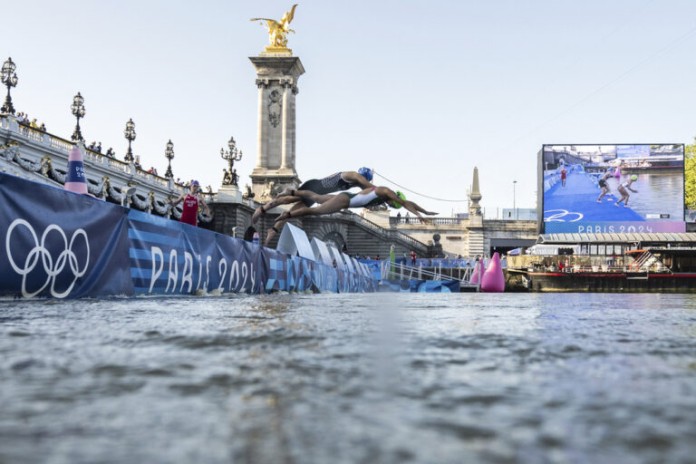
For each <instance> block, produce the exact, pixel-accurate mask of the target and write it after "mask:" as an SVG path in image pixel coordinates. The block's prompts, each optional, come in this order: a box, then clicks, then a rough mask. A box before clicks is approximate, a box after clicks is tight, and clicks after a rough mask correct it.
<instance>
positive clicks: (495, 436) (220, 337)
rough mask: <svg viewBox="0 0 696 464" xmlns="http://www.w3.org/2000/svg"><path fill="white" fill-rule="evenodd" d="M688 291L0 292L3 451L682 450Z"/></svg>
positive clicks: (686, 426) (175, 459)
mask: <svg viewBox="0 0 696 464" xmlns="http://www.w3.org/2000/svg"><path fill="white" fill-rule="evenodd" d="M695 355H696V298H695V297H694V296H688V295H599V294H597V295H595V294H592V295H581V294H574V295H549V294H505V295H492V294H454V295H452V294H450V295H446V294H377V295H273V296H261V297H259V296H254V297H248V296H233V297H217V298H178V299H164V300H163V299H128V300H100V301H77V302H74V301H71V302H56V301H43V302H16V301H4V302H0V463H3V464H4V463H71V464H72V463H231V462H232V463H408V462H413V463H477V462H482V463H499V462H500V463H506V462H511V463H513V462H525V463H527V462H529V463H693V462H696V356H695Z"/></svg>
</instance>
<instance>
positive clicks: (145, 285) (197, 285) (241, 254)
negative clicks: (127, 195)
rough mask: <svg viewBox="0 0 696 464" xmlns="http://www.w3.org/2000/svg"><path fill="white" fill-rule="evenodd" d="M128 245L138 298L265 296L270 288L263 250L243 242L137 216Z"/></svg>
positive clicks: (133, 217) (132, 221)
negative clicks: (266, 283) (215, 294)
mask: <svg viewBox="0 0 696 464" xmlns="http://www.w3.org/2000/svg"><path fill="white" fill-rule="evenodd" d="M128 242H129V250H128V251H129V257H130V273H131V278H132V279H133V286H134V291H135V293H136V294H152V293H155V294H172V295H173V294H195V293H211V292H220V293H225V292H244V293H260V292H261V291H262V289H263V287H264V285H263V282H264V281H265V279H266V275H267V272H266V267H267V266H266V264H265V263H264V262H263V261H264V260H263V257H262V253H261V248H260V247H258V246H255V245H252V244H251V243H249V242H245V241H243V240H240V239H235V238H232V237H228V236H225V235H221V234H218V233H215V232H210V231H208V230H204V229H200V228H197V227H193V226H190V225H188V224H183V223H180V222H176V221H172V220H169V219H165V218H161V217H157V216H152V215H150V214H146V213H142V212H140V211H133V210H131V211H129V213H128ZM285 258H287V257H285Z"/></svg>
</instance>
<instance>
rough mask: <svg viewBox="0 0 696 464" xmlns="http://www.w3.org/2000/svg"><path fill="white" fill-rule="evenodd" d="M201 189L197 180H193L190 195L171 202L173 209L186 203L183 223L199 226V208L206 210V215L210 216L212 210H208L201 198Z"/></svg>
mask: <svg viewBox="0 0 696 464" xmlns="http://www.w3.org/2000/svg"><path fill="white" fill-rule="evenodd" d="M200 187H201V185H200V184H199V183H198V181H197V180H192V181H191V184H190V189H191V191H190V193H187V194H182V195H180V196H179V197H178V198H177V199H176V200H170V201H169V204H170V205H172V207H174V206H176V205H178V204H179V203H180V202H182V201H183V202H184V208H183V209H182V211H181V219H180V221H181V222H184V223H186V224H191V225H192V226H197V225H198V207H199V206H201V207H202V208H203V209H204V210H205V212H206V214H208V215H210V208H208V205H207V204H206V202H205V201H204V200H203V198H202V197H201V193H200Z"/></svg>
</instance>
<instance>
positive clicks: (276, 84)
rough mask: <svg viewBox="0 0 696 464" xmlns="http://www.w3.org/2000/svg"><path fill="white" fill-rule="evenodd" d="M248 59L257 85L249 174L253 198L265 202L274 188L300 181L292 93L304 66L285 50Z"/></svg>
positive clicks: (293, 96) (289, 185)
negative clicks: (255, 128)
mask: <svg viewBox="0 0 696 464" xmlns="http://www.w3.org/2000/svg"><path fill="white" fill-rule="evenodd" d="M249 59H250V60H251V62H252V63H253V65H254V67H255V68H256V77H257V80H256V82H257V85H258V86H259V102H258V112H259V114H258V134H257V136H258V138H257V140H258V155H257V165H256V167H255V168H254V170H253V172H252V173H251V176H250V177H251V182H252V190H253V192H254V194H255V199H256V200H258V201H261V202H264V201H268V200H269V199H270V196H271V195H272V194H273V193H274V192H277V191H280V190H282V189H284V188H296V187H297V186H298V185H299V178H298V176H297V172H296V171H295V159H296V157H295V147H296V143H295V137H296V131H295V128H296V124H295V95H296V94H297V92H298V90H297V80H298V78H299V77H300V76H301V75H302V74H303V73H304V67H303V66H302V62H301V61H300V59H299V58H297V57H294V56H291V55H289V54H288V53H283V54H280V53H279V54H262V55H261V56H254V57H250V58H249ZM260 83H261V84H260Z"/></svg>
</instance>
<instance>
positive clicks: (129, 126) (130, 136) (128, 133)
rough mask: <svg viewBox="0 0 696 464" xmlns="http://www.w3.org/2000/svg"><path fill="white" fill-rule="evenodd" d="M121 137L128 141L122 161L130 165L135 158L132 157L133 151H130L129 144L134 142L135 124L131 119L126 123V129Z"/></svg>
mask: <svg viewBox="0 0 696 464" xmlns="http://www.w3.org/2000/svg"><path fill="white" fill-rule="evenodd" d="M123 136H124V137H125V138H126V140H128V152H127V153H126V156H125V157H124V159H125V160H126V161H127V162H128V163H130V162H131V161H133V160H134V159H135V158H134V157H133V150H132V149H131V142H133V140H135V136H136V134H135V123H134V122H133V118H131V119H129V120H128V122H127V123H126V128H125V129H124V131H123Z"/></svg>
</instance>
